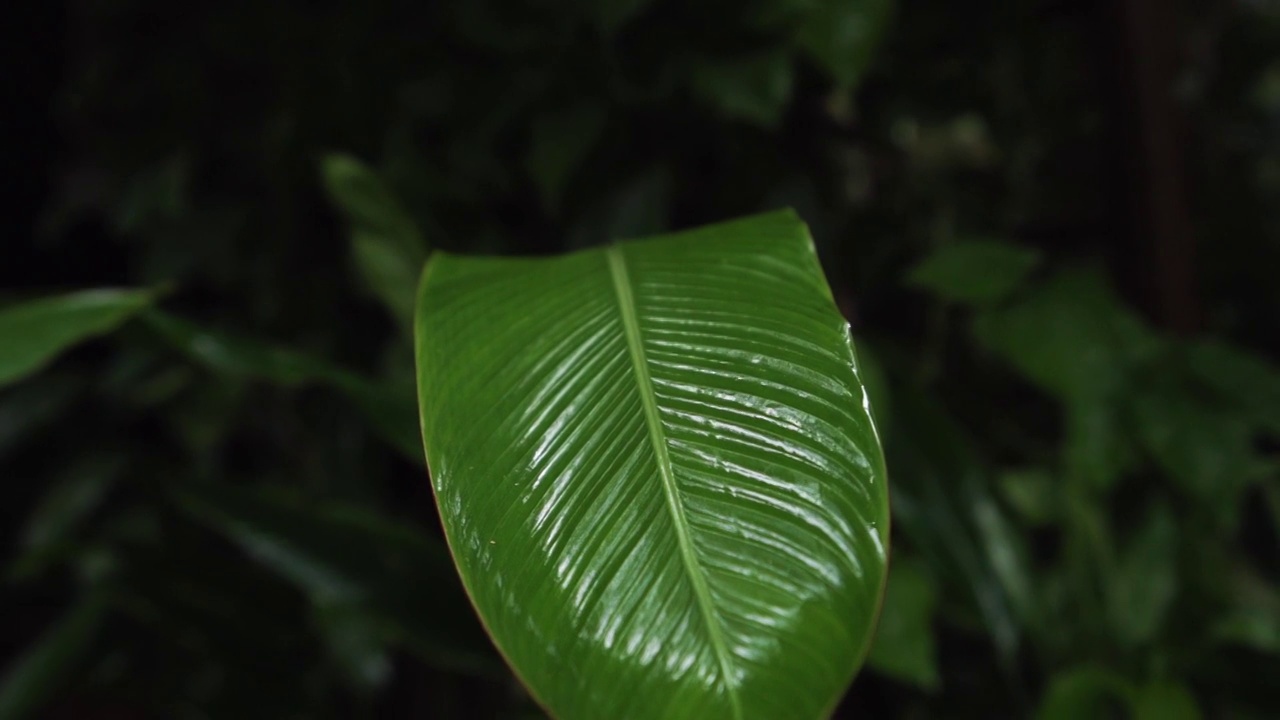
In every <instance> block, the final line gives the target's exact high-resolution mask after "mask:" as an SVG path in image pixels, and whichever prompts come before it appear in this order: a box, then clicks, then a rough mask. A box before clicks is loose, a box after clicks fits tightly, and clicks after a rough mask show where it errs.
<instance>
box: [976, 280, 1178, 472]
mask: <svg viewBox="0 0 1280 720" xmlns="http://www.w3.org/2000/svg"><path fill="white" fill-rule="evenodd" d="M973 331H974V335H975V336H976V337H977V339H978V341H979V342H980V343H981V344H982V345H983V346H985V347H986V348H987V349H988V350H989V351H990V352H992V353H993V354H995V355H996V356H997V357H999V358H1001V359H1003V360H1004V361H1005V362H1007V363H1008V364H1009V365H1010V366H1012V367H1013V368H1014V369H1015V370H1016V371H1017V372H1018V373H1019V374H1020V375H1022V376H1023V377H1024V378H1026V379H1027V380H1028V381H1030V382H1031V383H1032V384H1034V385H1036V386H1037V387H1039V388H1040V389H1042V390H1043V391H1044V392H1046V393H1047V394H1049V395H1050V396H1052V397H1054V398H1056V399H1058V400H1060V401H1062V402H1063V403H1064V404H1065V409H1064V413H1065V415H1066V427H1067V444H1066V449H1065V451H1066V461H1067V467H1068V470H1069V474H1070V476H1071V477H1078V478H1081V479H1083V480H1085V481H1087V483H1088V484H1089V485H1091V486H1094V487H1107V486H1108V485H1110V484H1111V483H1113V482H1114V481H1115V479H1116V478H1118V477H1119V476H1120V475H1121V474H1122V473H1123V472H1124V471H1125V470H1126V469H1127V468H1128V467H1129V465H1130V464H1131V463H1132V459H1133V458H1132V451H1131V448H1130V446H1129V444H1128V443H1127V442H1126V434H1125V432H1124V425H1123V423H1124V417H1123V415H1122V394H1123V391H1124V389H1125V388H1126V387H1127V386H1128V383H1129V381H1130V377H1131V373H1132V372H1133V370H1134V368H1136V367H1137V366H1138V364H1139V363H1141V362H1142V361H1145V360H1148V359H1150V358H1151V357H1152V356H1153V355H1154V354H1155V353H1157V352H1158V351H1159V350H1160V349H1161V343H1160V341H1159V339H1158V338H1157V337H1156V336H1155V335H1153V334H1152V333H1151V332H1150V330H1148V329H1147V327H1146V326H1145V325H1143V323H1142V322H1141V320H1139V319H1138V317H1137V316H1136V315H1135V314H1134V313H1133V312H1132V311H1131V310H1129V309H1128V308H1127V307H1126V306H1125V305H1124V303H1123V302H1122V301H1121V300H1120V298H1119V297H1117V296H1116V294H1115V292H1114V291H1113V290H1112V289H1111V287H1110V285H1109V284H1108V283H1107V281H1106V279H1105V278H1103V277H1102V276H1101V275H1100V274H1099V273H1098V272H1096V271H1093V270H1088V269H1071V270H1066V271H1063V272H1061V273H1059V274H1057V275H1055V276H1054V277H1052V278H1050V279H1049V280H1048V281H1046V282H1045V283H1044V284H1043V285H1042V286H1039V287H1037V288H1036V289H1035V290H1034V291H1033V292H1031V293H1028V294H1026V295H1025V296H1024V297H1023V298H1021V299H1020V300H1019V301H1018V302H1016V303H1014V304H1012V305H1009V306H1006V307H1001V308H998V309H992V310H986V311H983V312H981V313H980V314H978V315H977V316H975V317H974V321H973Z"/></svg>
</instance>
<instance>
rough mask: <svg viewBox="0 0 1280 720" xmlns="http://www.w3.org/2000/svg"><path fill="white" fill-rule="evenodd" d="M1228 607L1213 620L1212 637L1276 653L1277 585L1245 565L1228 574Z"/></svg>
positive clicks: (1279, 649)
mask: <svg viewBox="0 0 1280 720" xmlns="http://www.w3.org/2000/svg"><path fill="white" fill-rule="evenodd" d="M1227 596H1228V597H1229V598H1230V602H1231V607H1230V608H1229V609H1228V610H1227V611H1226V612H1225V613H1223V614H1222V616H1221V617H1219V619H1218V620H1217V622H1215V623H1214V626H1213V631H1212V632H1213V637H1214V639H1215V640H1217V641H1219V642H1222V643H1230V644H1234V645H1240V646H1243V647H1249V648H1253V649H1254V650H1257V651H1258V652H1264V653H1272V654H1275V655H1280V589H1277V588H1276V586H1275V583H1273V582H1271V580H1270V579H1269V578H1267V577H1265V576H1264V575H1263V574H1262V573H1260V572H1258V571H1256V570H1253V569H1252V568H1250V567H1249V566H1248V565H1241V566H1239V567H1237V568H1235V570H1234V572H1231V573H1230V575H1229V576H1228V588H1227Z"/></svg>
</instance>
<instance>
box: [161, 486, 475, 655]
mask: <svg viewBox="0 0 1280 720" xmlns="http://www.w3.org/2000/svg"><path fill="white" fill-rule="evenodd" d="M177 498H178V503H179V506H180V507H181V508H183V509H184V510H185V511H187V512H188V513H190V514H191V515H192V516H193V517H195V518H196V519H198V520H200V521H202V522H204V523H205V524H207V525H208V526H209V527H211V528H212V529H214V530H216V531H218V532H220V533H222V534H224V535H226V536H227V537H228V538H229V539H230V540H231V541H232V542H234V543H235V544H236V545H238V546H240V547H241V548H242V549H243V550H244V551H245V552H246V553H247V554H248V555H249V556H250V557H252V558H253V559H255V560H257V561H258V562H259V563H261V564H262V565H264V566H266V567H269V568H271V569H272V570H274V571H275V572H277V573H278V574H280V575H281V576H283V577H285V578H287V579H288V580H290V581H291V582H293V583H294V584H296V585H297V586H298V587H299V588H301V589H303V590H304V591H306V592H307V594H308V595H309V596H310V597H311V599H312V601H313V602H314V603H317V604H319V605H320V606H322V608H328V609H327V610H325V609H322V610H320V611H319V612H321V613H324V612H330V611H331V612H342V613H349V612H352V611H353V610H352V608H353V607H354V606H358V607H360V608H362V609H363V611H364V612H365V614H366V615H367V621H368V623H367V624H365V621H364V620H361V621H359V623H361V624H360V625H359V630H360V632H367V631H369V630H370V628H377V630H378V636H379V637H380V638H381V639H382V640H383V641H384V642H394V643H397V644H400V645H403V646H405V647H408V648H411V649H413V650H415V651H416V652H417V653H419V654H420V655H421V656H423V657H424V658H425V659H427V660H428V661H430V662H433V663H435V664H437V665H439V666H441V667H446V668H450V669H455V670H459V671H464V672H477V671H487V670H490V669H492V668H493V667H494V664H495V661H494V658H493V653H492V651H491V649H490V645H489V642H488V640H487V638H485V636H484V634H483V632H481V630H480V627H479V624H478V623H477V622H476V620H475V614H474V613H473V612H472V610H471V606H470V604H469V603H468V602H467V600H466V597H465V595H463V591H462V586H461V584H460V583H459V582H458V576H457V573H456V572H455V570H454V568H453V563H452V562H451V561H450V558H449V553H448V550H447V549H446V548H445V547H444V545H443V543H439V542H436V541H433V540H431V539H430V538H429V537H426V536H424V535H422V534H421V533H419V532H418V531H416V530H414V529H413V528H410V527H407V526H404V525H401V524H398V523H394V522H391V521H388V520H386V519H384V518H381V517H379V516H377V515H374V514H372V513H369V512H366V511H363V510H360V509H359V508H356V507H352V506H343V505H317V504H314V503H311V504H307V503H302V502H300V501H296V500H292V499H289V498H286V497H279V496H273V495H269V494H267V493H264V492H249V491H245V490H238V489H233V488H228V487H214V486H202V487H199V488H194V487H192V488H185V489H183V490H182V491H180V492H179V494H178V496H177ZM335 606H337V607H340V608H342V609H341V610H340V611H339V610H335V609H334V607H335ZM331 619H333V618H331ZM342 622H343V623H346V626H345V629H344V630H343V631H344V632H345V631H350V632H355V629H356V625H355V624H356V623H357V621H356V620H353V619H352V618H350V617H347V618H345V619H343V620H342ZM335 631H336V630H335ZM330 640H331V641H332V640H334V638H330ZM350 640H351V638H346V639H345V640H343V642H348V641H350ZM361 642H365V641H363V640H362V641H361ZM370 642H371V641H370ZM361 652H362V653H367V652H372V650H371V648H370V647H367V646H366V647H363V648H362V649H361ZM368 661H369V660H368V658H367V657H365V658H364V659H363V660H360V661H359V663H360V664H364V663H367V662H368ZM366 669H368V668H367V667H366Z"/></svg>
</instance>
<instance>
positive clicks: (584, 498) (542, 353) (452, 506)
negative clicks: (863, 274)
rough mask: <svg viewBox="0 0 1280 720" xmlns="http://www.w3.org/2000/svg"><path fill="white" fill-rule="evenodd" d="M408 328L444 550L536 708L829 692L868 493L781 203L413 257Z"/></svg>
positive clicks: (852, 603) (844, 665) (757, 712)
mask: <svg viewBox="0 0 1280 720" xmlns="http://www.w3.org/2000/svg"><path fill="white" fill-rule="evenodd" d="M496 327H500V328H502V331H501V332H498V333H491V332H489V330H490V329H492V328H496ZM480 329H483V331H482V330H480ZM417 349H418V364H419V393H420V398H421V403H422V407H421V410H422V427H423V440H424V445H425V447H426V450H427V455H428V462H429V465H430V468H431V471H432V483H433V489H434V490H435V492H436V497H437V502H438V504H439V506H440V510H441V515H442V518H443V519H444V524H445V529H446V536H447V537H448V539H449V541H450V545H451V547H452V548H453V551H454V555H455V560H456V561H457V563H458V569H459V572H460V574H461V575H462V577H463V581H464V585H465V586H466V587H467V588H468V591H469V592H470V593H471V596H472V599H473V602H474V603H475V605H476V607H477V609H478V610H479V611H480V613H481V615H482V617H483V619H484V620H485V623H486V626H487V627H488V629H489V631H490V633H491V635H492V636H493V637H494V639H495V642H496V643H497V644H498V646H499V648H500V649H501V650H502V651H503V653H504V655H505V656H506V657H507V658H508V660H509V662H510V663H511V664H512V666H513V667H514V669H515V670H516V672H517V673H518V674H519V675H520V676H521V677H522V678H523V679H524V680H525V681H526V684H527V685H528V686H529V687H530V689H531V690H532V691H533V693H534V694H535V695H536V696H537V697H539V698H541V700H542V701H543V702H544V703H545V704H546V705H547V707H548V708H549V709H551V710H552V711H553V712H555V713H556V714H557V715H558V716H561V717H565V718H572V717H733V718H747V717H766V716H773V717H777V716H779V713H781V714H782V715H786V716H792V717H805V716H818V715H819V714H821V713H822V712H823V711H824V710H829V709H830V707H831V705H832V704H834V702H835V700H836V699H838V696H839V692H840V691H841V690H842V689H843V687H844V685H845V684H847V682H848V680H849V679H850V678H851V677H852V674H853V672H854V670H855V669H856V667H857V666H858V665H859V664H860V663H861V662H862V659H863V656H864V655H865V650H866V647H867V645H868V643H869V637H868V636H869V632H870V627H871V624H872V618H873V617H874V614H875V612H876V610H877V608H878V604H879V601H880V595H881V592H882V590H883V581H884V552H885V546H886V544H887V534H886V533H887V527H886V522H887V507H886V502H887V496H886V493H885V487H884V482H883V478H884V473H883V459H882V457H881V455H880V451H879V445H878V440H877V438H876V435H875V430H874V427H873V426H872V424H871V419H870V416H869V408H868V407H867V402H866V400H865V391H864V390H863V388H862V385H861V382H860V380H859V378H858V376H857V370H856V361H855V360H854V357H853V351H852V344H851V341H850V339H849V336H848V328H847V324H846V323H845V322H844V320H843V318H841V317H840V316H839V314H838V312H837V311H836V310H835V307H834V303H833V302H832V300H831V295H830V291H829V289H828V288H827V287H826V284H825V281H824V280H823V279H822V275H821V270H820V268H819V267H818V265H817V262H816V258H815V256H814V255H813V248H812V244H811V242H810V241H809V239H808V236H807V233H806V232H805V231H804V228H803V225H802V224H801V223H799V221H798V220H797V219H796V218H795V217H794V215H792V214H789V213H778V214H773V215H768V216H761V217H758V218H753V219H750V220H746V221H740V222H737V223H727V224H723V225H719V226H712V227H709V228H704V229H701V230H695V231H691V232H687V233H680V234H676V235H672V236H666V237H662V238H654V239H649V240H645V241H631V242H626V243H622V244H620V245H618V246H615V247H614V248H611V249H607V250H589V251H583V252H578V253H573V254H570V255H565V256H561V257H559V258H552V259H546V260H531V259H510V258H508V259H469V258H459V257H456V256H451V255H448V254H440V255H437V257H435V258H433V259H432V261H431V262H430V263H429V264H428V267H427V269H426V270H425V272H424V276H423V281H422V283H421V287H420V299H419V316H418V321H417ZM646 376H647V382H645V380H646ZM815 438H816V439H815ZM830 447H834V448H835V449H834V450H832V449H827V448H830ZM664 455H665V457H666V462H665V463H664V462H663V456H664ZM681 518H683V520H681ZM699 575H702V576H703V577H702V581H703V583H705V585H702V586H701V587H700V583H699V581H698V580H697V579H696V578H698V577H699ZM717 636H719V640H717Z"/></svg>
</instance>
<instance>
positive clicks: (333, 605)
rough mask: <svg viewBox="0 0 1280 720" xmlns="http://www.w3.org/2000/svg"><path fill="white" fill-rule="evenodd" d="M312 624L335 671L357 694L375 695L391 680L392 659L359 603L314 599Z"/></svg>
mask: <svg viewBox="0 0 1280 720" xmlns="http://www.w3.org/2000/svg"><path fill="white" fill-rule="evenodd" d="M314 615H315V623H316V627H317V629H318V630H319V631H320V634H321V635H322V636H323V637H324V639H325V643H326V645H328V648H329V654H330V655H331V656H332V657H333V660H334V661H335V662H336V664H337V665H338V667H339V668H340V669H341V670H342V672H343V674H344V675H345V676H346V678H347V680H348V682H350V683H351V685H352V686H354V687H355V688H357V689H359V690H363V691H366V692H369V691H376V690H378V689H380V688H382V687H383V686H385V685H386V683H387V681H388V680H389V679H390V678H391V658H390V656H389V652H388V649H387V642H386V638H385V635H386V633H385V632H384V631H383V628H382V627H381V626H380V624H379V622H378V620H377V618H376V617H374V616H373V615H372V613H370V612H369V611H368V610H367V609H366V608H365V607H364V606H362V605H361V604H360V603H358V602H347V601H345V600H341V599H337V600H333V599H322V598H317V599H316V602H315V606H314Z"/></svg>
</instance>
